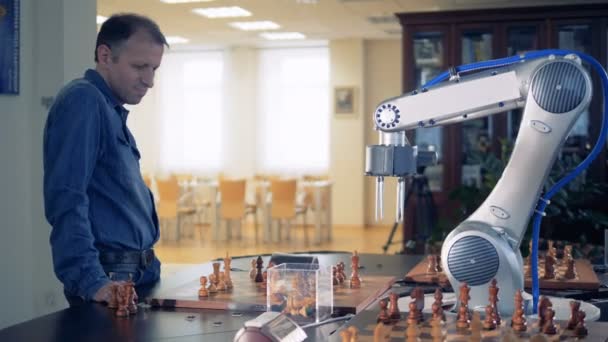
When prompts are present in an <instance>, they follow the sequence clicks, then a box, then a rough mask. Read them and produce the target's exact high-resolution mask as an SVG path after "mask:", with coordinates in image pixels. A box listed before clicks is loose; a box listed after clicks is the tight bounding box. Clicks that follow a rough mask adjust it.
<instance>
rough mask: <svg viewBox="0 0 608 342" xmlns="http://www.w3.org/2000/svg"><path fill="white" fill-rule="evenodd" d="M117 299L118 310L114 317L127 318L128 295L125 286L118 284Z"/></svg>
mask: <svg viewBox="0 0 608 342" xmlns="http://www.w3.org/2000/svg"><path fill="white" fill-rule="evenodd" d="M116 287H117V290H116V292H117V294H118V296H117V298H118V308H117V309H116V316H118V317H127V316H129V308H128V305H129V303H128V300H129V298H128V296H129V295H128V294H127V288H126V286H125V284H118V285H117V286H116Z"/></svg>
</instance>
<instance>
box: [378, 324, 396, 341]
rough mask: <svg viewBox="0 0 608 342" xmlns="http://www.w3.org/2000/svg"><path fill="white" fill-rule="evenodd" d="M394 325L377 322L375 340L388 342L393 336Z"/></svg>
mask: <svg viewBox="0 0 608 342" xmlns="http://www.w3.org/2000/svg"><path fill="white" fill-rule="evenodd" d="M392 329H393V326H392V325H388V324H384V323H382V322H380V323H378V324H376V327H375V328H374V342H386V341H389V340H390V338H391V330H392Z"/></svg>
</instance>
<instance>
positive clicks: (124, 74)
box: [44, 14, 168, 305]
mask: <svg viewBox="0 0 608 342" xmlns="http://www.w3.org/2000/svg"><path fill="white" fill-rule="evenodd" d="M164 46H168V44H167V41H166V40H165V37H164V35H163V34H162V32H161V31H160V29H159V27H158V25H156V23H154V22H153V21H152V20H150V19H148V18H146V17H142V16H139V15H134V14H122V15H114V16H112V17H111V18H109V19H108V20H107V21H106V22H104V24H103V25H102V26H101V29H100V31H99V34H98V35H97V44H96V48H95V62H96V68H95V70H92V69H89V70H87V71H86V73H85V74H84V77H83V78H80V79H76V80H74V81H72V82H71V83H69V84H68V85H66V86H65V87H64V88H63V89H62V90H61V91H60V92H59V94H58V95H57V97H56V99H55V102H54V104H53V106H52V107H51V109H50V111H49V116H48V118H47V122H46V126H45V130H44V205H45V213H46V218H47V220H48V221H49V223H50V224H51V226H52V231H51V237H50V243H51V249H52V254H53V265H54V269H55V274H56V275H57V278H59V280H60V281H61V282H62V283H63V285H64V293H65V295H66V298H67V299H68V302H69V303H70V305H77V304H80V303H83V302H85V301H98V302H107V301H108V300H109V299H110V293H111V287H112V283H113V282H118V281H125V280H129V279H132V280H133V281H134V282H135V285H136V288H137V290H138V291H139V290H140V289H142V288H145V287H150V285H151V284H154V283H155V282H156V281H157V280H158V279H159V276H160V261H159V260H158V259H157V258H156V257H155V255H154V251H153V249H152V247H153V246H154V244H155V243H156V241H158V238H159V226H158V218H157V216H156V209H155V207H154V200H153V197H152V193H151V192H150V190H149V189H148V188H147V186H146V185H145V184H144V181H143V179H142V177H141V173H140V169H139V157H140V155H139V151H138V150H137V145H136V144H135V139H134V138H133V135H131V132H130V131H129V129H128V128H127V115H128V113H129V112H128V111H127V110H126V109H125V108H124V107H123V105H124V104H131V105H133V104H137V103H139V102H140V101H141V99H142V98H143V97H144V95H145V94H146V91H147V90H148V88H152V86H153V84H154V73H155V71H156V69H157V68H158V67H159V66H160V63H161V59H162V55H163V51H164Z"/></svg>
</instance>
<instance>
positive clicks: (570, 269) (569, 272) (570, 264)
mask: <svg viewBox="0 0 608 342" xmlns="http://www.w3.org/2000/svg"><path fill="white" fill-rule="evenodd" d="M566 267H567V268H566V273H564V278H566V279H574V278H576V271H575V270H574V259H572V258H569V259H566Z"/></svg>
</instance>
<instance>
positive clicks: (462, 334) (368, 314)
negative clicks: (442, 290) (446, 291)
mask: <svg viewBox="0 0 608 342" xmlns="http://www.w3.org/2000/svg"><path fill="white" fill-rule="evenodd" d="M377 315H378V313H377V310H365V311H363V312H361V313H359V314H357V315H356V316H355V317H353V318H352V319H351V320H350V321H349V322H348V323H347V324H345V325H344V326H342V327H341V328H340V330H338V331H336V332H335V333H333V334H332V335H331V338H330V341H334V342H335V341H341V337H340V332H341V331H342V330H345V329H347V328H348V327H349V326H354V327H356V328H357V330H358V338H357V340H356V341H358V342H380V341H383V342H384V341H387V342H396V341H399V342H401V341H404V339H405V338H406V336H407V334H406V331H407V322H406V318H407V313H401V316H402V317H401V320H399V321H398V322H397V323H394V324H390V325H383V326H382V328H384V329H383V332H382V333H381V334H378V335H380V336H384V338H382V337H375V336H374V333H375V331H376V328H377V326H378V323H376V319H377ZM455 322H456V317H454V316H448V317H447V321H446V322H445V323H444V324H443V325H442V328H441V330H442V333H443V338H444V339H443V340H442V341H459V342H465V341H467V342H468V341H472V340H473V339H472V338H471V331H470V329H465V330H459V329H458V328H457V327H456V323H455ZM482 322H483V317H482ZM555 323H556V325H557V327H558V330H557V334H555V335H544V334H542V335H543V336H544V337H546V338H547V339H546V340H548V341H574V340H576V338H575V337H573V331H571V330H566V329H564V327H565V326H566V323H567V322H565V321H556V322H555ZM509 324H510V317H507V318H506V319H504V318H503V320H502V322H501V327H500V329H496V330H488V331H486V330H483V329H482V330H481V337H482V339H481V341H483V342H490V341H514V340H508V339H506V338H505V335H507V334H510V333H513V334H515V336H517V338H518V339H516V340H515V341H537V340H536V339H533V338H532V337H534V336H535V335H538V334H539V328H538V324H536V321H535V320H534V319H528V330H527V331H526V332H522V333H515V332H513V331H512V329H511V328H510V327H509V326H508V325H509ZM586 326H587V330H588V335H587V336H586V337H585V338H581V339H580V340H582V341H593V342H596V341H605V340H606V336H607V335H608V334H607V333H606V332H607V331H608V323H606V322H588V323H586ZM418 327H419V335H418V341H436V340H434V339H433V337H432V336H431V329H432V328H431V325H430V316H427V315H425V321H424V322H423V323H420V324H419V325H418ZM378 332H379V331H378ZM541 341H542V340H541Z"/></svg>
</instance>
